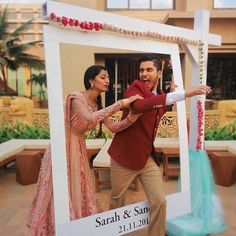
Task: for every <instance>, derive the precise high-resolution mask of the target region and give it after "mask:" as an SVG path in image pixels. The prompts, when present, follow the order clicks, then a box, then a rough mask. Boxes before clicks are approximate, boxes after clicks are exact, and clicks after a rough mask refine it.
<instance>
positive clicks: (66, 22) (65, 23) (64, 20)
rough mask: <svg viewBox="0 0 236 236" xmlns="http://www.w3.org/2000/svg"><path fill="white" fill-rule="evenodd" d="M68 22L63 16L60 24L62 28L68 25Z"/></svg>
mask: <svg viewBox="0 0 236 236" xmlns="http://www.w3.org/2000/svg"><path fill="white" fill-rule="evenodd" d="M68 22H69V21H68V18H67V17H65V16H63V17H62V21H61V23H62V24H63V25H64V26H66V25H67V24H68Z"/></svg>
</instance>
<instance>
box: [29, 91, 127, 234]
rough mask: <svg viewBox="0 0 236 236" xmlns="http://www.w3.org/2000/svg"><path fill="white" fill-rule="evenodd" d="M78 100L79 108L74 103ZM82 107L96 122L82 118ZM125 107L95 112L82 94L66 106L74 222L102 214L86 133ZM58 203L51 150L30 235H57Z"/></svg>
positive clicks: (119, 127)
mask: <svg viewBox="0 0 236 236" xmlns="http://www.w3.org/2000/svg"><path fill="white" fill-rule="evenodd" d="M72 101H73V102H74V101H75V104H76V103H77V105H76V106H74V105H73V104H72ZM81 106H83V108H82V110H83V109H88V110H89V112H90V113H91V114H92V117H93V119H92V122H89V123H88V122H87V121H86V120H85V119H84V118H83V115H81V112H79V111H80V110H81ZM120 108H121V106H120V102H117V103H115V104H113V105H111V106H109V107H107V108H104V109H102V110H99V111H93V110H92V108H91V107H89V106H88V105H87V102H86V100H85V97H84V96H83V94H82V93H80V92H77V93H74V94H72V95H69V96H68V97H67V100H66V105H65V110H66V111H65V116H66V119H65V127H66V140H67V143H66V150H67V163H68V171H67V172H68V185H69V186H68V187H69V201H70V202H69V205H70V217H71V220H74V219H79V218H81V217H85V216H89V215H93V214H96V213H98V206H97V202H96V198H95V192H94V186H93V183H92V179H91V174H90V170H89V164H88V159H87V151H86V145H85V139H84V133H85V132H86V131H87V130H90V129H92V128H94V127H95V126H96V124H97V123H98V122H100V121H102V120H104V119H105V118H107V117H109V116H111V115H112V114H114V113H115V112H117V111H118V110H119V109H120ZM129 125H130V124H128V122H125V121H124V122H120V124H119V125H118V124H114V127H115V128H114V127H113V131H119V130H122V129H124V128H126V127H128V126H129ZM54 223H55V222H54V204H53V189H52V167H51V154H50V148H49V149H48V150H47V151H46V152H45V154H44V157H43V160H42V164H41V169H40V174H39V179H38V183H37V186H36V192H35V195H34V199H33V202H32V205H31V208H30V212H29V219H28V222H27V230H28V232H27V233H28V234H27V235H54V234H55V226H54Z"/></svg>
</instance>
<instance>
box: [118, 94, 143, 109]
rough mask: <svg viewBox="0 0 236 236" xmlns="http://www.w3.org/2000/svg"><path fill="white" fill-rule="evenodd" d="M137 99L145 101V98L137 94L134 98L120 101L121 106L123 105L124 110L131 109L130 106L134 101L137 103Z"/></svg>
mask: <svg viewBox="0 0 236 236" xmlns="http://www.w3.org/2000/svg"><path fill="white" fill-rule="evenodd" d="M137 99H143V97H141V96H140V95H138V94H136V95H134V96H131V97H129V98H125V99H122V100H120V102H121V104H122V108H129V107H130V104H131V103H132V102H134V101H136V100H137Z"/></svg>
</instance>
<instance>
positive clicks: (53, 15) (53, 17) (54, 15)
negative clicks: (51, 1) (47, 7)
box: [50, 12, 56, 20]
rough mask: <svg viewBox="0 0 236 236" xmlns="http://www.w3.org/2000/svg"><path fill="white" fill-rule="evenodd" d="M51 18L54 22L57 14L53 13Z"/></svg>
mask: <svg viewBox="0 0 236 236" xmlns="http://www.w3.org/2000/svg"><path fill="white" fill-rule="evenodd" d="M50 18H51V20H54V19H55V18H56V14H55V13H53V12H52V13H51V14H50Z"/></svg>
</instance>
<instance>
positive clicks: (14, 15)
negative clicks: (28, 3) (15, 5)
mask: <svg viewBox="0 0 236 236" xmlns="http://www.w3.org/2000/svg"><path fill="white" fill-rule="evenodd" d="M7 19H9V20H15V19H17V13H16V12H8V13H7Z"/></svg>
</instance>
